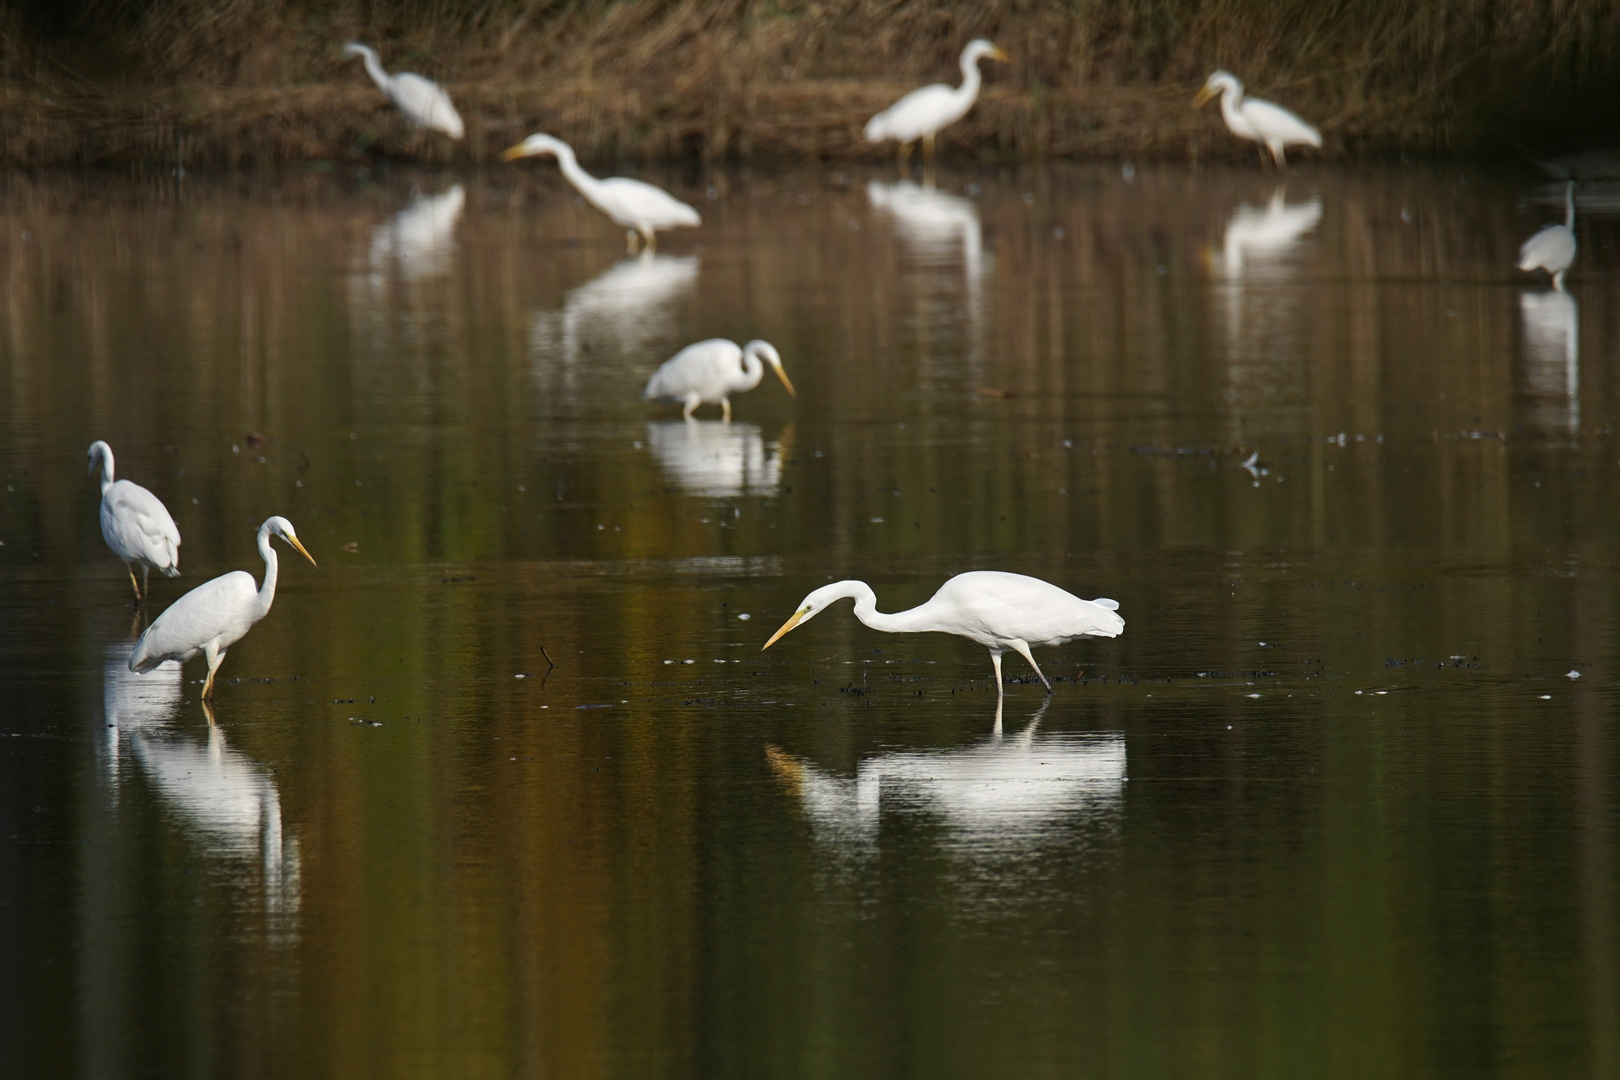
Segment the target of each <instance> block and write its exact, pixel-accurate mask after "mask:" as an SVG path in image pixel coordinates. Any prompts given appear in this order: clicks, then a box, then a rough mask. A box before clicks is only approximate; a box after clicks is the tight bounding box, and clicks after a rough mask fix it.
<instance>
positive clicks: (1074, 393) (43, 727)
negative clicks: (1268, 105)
mask: <svg viewBox="0 0 1620 1080" xmlns="http://www.w3.org/2000/svg"><path fill="white" fill-rule="evenodd" d="M653 178H654V179H657V180H659V181H660V182H662V183H665V184H668V185H669V186H671V187H672V188H673V189H674V190H676V191H677V193H679V194H680V195H681V196H682V197H684V198H687V199H688V200H690V201H692V202H694V203H695V204H697V205H699V207H700V208H701V209H702V210H703V212H704V214H705V217H706V223H705V225H704V227H703V228H702V229H701V230H695V231H692V232H689V233H687V234H684V235H683V234H679V233H677V234H671V235H669V236H668V237H666V240H665V242H664V245H663V247H662V248H661V249H660V251H659V252H658V253H657V255H656V256H652V257H647V258H640V259H626V258H625V256H624V244H623V238H622V235H621V234H620V233H619V232H618V231H617V230H616V229H614V228H613V227H612V226H611V225H609V224H607V223H606V222H605V221H604V220H602V219H601V218H599V217H598V216H596V215H595V213H594V212H593V211H591V210H590V209H589V208H588V207H585V206H584V205H582V204H581V203H580V202H579V201H578V200H577V199H576V198H575V197H574V196H573V194H572V192H571V191H569V190H568V189H566V188H564V187H562V186H561V184H560V183H559V182H558V181H557V179H556V175H555V172H554V170H548V169H546V168H535V169H521V168H513V169H509V170H507V171H504V172H491V173H488V174H452V173H438V172H419V173H393V174H386V175H380V176H377V175H373V176H369V177H367V176H362V175H360V174H359V173H356V172H353V171H350V172H336V173H331V174H324V175H306V174H299V173H287V174H281V175H255V176H244V177H236V178H230V179H207V178H204V179H202V180H196V179H190V180H186V181H184V182H181V183H176V182H174V181H172V180H166V181H161V182H160V181H151V182H142V183H136V182H124V181H119V180H116V179H112V178H108V177H105V176H86V175H76V174H61V175H56V176H47V177H41V178H37V179H34V180H21V179H12V180H9V181H7V182H6V184H5V185H4V186H3V189H0V196H3V197H0V275H3V280H0V288H3V293H4V302H5V311H4V316H3V318H0V376H3V386H0V472H3V473H4V487H5V490H4V492H3V493H0V542H3V544H4V546H3V547H0V610H4V612H5V615H4V618H3V619H0V701H3V702H4V704H3V706H0V951H3V952H4V955H5V957H6V959H5V963H4V974H3V975H0V1060H7V1061H10V1062H11V1065H10V1066H8V1067H7V1068H5V1070H4V1071H5V1072H6V1074H7V1075H19V1076H22V1075H26V1076H41V1077H43V1076H70V1075H79V1076H95V1077H120V1076H130V1077H134V1076H156V1075H177V1074H184V1075H208V1076H244V1077H255V1076H264V1077H272V1076H294V1075H296V1076H344V1077H348V1076H366V1075H371V1076H400V1077H404V1076H422V1077H428V1076H455V1077H477V1076H489V1077H507V1076H546V1075H561V1076H609V1075H613V1076H635V1077H642V1076H655V1075H656V1076H705V1077H709V1076H738V1077H745V1076H746V1077H753V1076H765V1075H778V1076H839V1077H845V1076H874V1077H875V1076H896V1075H912V1076H970V1075H974V1076H977V1075H1037V1074H1063V1075H1083V1076H1102V1075H1109V1076H1172V1075H1175V1076H1192V1075H1202V1076H1233V1077H1254V1076H1277V1077H1296V1076H1303V1075H1316V1076H1343V1077H1370V1076H1391V1077H1393V1076H1425V1077H1428V1076H1458V1077H1480V1076H1520V1075H1524V1076H1531V1075H1534V1076H1546V1075H1558V1076H1593V1077H1606V1076H1615V1075H1617V1074H1620V893H1617V888H1620V867H1617V843H1620V801H1617V797H1616V785H1617V774H1616V764H1617V756H1616V755H1617V747H1616V734H1617V725H1616V698H1615V689H1616V685H1617V682H1616V680H1617V675H1620V672H1617V665H1616V660H1615V646H1616V636H1617V630H1620V626H1617V617H1620V576H1617V562H1616V555H1615V552H1616V540H1617V539H1620V535H1617V534H1620V509H1617V507H1620V501H1617V496H1620V439H1617V438H1616V437H1615V435H1614V432H1613V427H1614V426H1615V424H1616V421H1617V417H1616V413H1617V408H1620V383H1617V380H1616V378H1615V376H1614V374H1613V372H1614V370H1615V363H1614V359H1615V357H1616V355H1617V348H1620V323H1617V321H1616V319H1615V318H1614V317H1612V314H1611V313H1612V312H1614V311H1616V310H1620V307H1617V306H1616V300H1617V299H1620V274H1617V269H1620V256H1617V255H1616V253H1615V251H1614V244H1615V243H1616V241H1617V240H1620V225H1617V224H1616V219H1615V210H1616V206H1617V205H1620V200H1617V199H1616V198H1615V196H1614V193H1612V192H1610V191H1607V190H1605V189H1603V188H1601V187H1589V188H1587V189H1583V191H1582V193H1581V195H1580V198H1581V201H1582V202H1581V205H1582V209H1581V216H1580V219H1579V222H1578V225H1577V229H1578V234H1579V237H1580V243H1581V254H1580V259H1579V261H1578V262H1577V264H1576V267H1575V270H1574V271H1573V272H1572V273H1571V275H1570V279H1569V291H1568V293H1567V294H1564V293H1554V292H1552V291H1550V290H1549V289H1548V287H1547V285H1546V283H1545V281H1540V280H1536V279H1533V278H1531V277H1530V276H1529V275H1521V274H1519V273H1517V272H1516V271H1514V269H1513V262H1514V258H1515V255H1516V252H1517V248H1518V244H1519V243H1520V242H1521V241H1522V240H1523V239H1524V238H1525V237H1527V236H1529V235H1530V234H1531V233H1532V232H1533V231H1534V230H1535V229H1536V228H1538V227H1539V226H1540V225H1542V224H1545V223H1547V222H1551V221H1554V220H1558V219H1559V218H1560V217H1561V208H1560V207H1559V206H1558V205H1557V203H1558V200H1559V197H1560V195H1561V192H1560V191H1558V190H1556V189H1553V188H1544V187H1542V186H1540V185H1539V184H1538V182H1536V181H1535V180H1533V179H1531V178H1527V177H1526V176H1524V175H1522V174H1519V173H1516V172H1501V171H1485V170H1478V169H1472V168H1467V167H1450V166H1446V167H1424V168H1416V167H1412V168H1397V167H1389V168H1373V169H1361V170H1354V171H1345V172H1338V171H1332V170H1325V169H1313V168H1304V169H1300V170H1297V171H1296V172H1294V173H1293V174H1291V175H1289V176H1288V177H1286V179H1277V178H1275V177H1271V176H1263V175H1261V174H1259V173H1256V172H1253V171H1246V170H1233V171H1219V170H1216V171H1208V170H1205V171H1188V170H1186V169H1153V168H1141V169H1138V170H1133V171H1122V170H1120V169H1118V168H1116V167H1096V168H1063V169H1053V170H1039V169H1035V170H1029V171H1022V172H1019V171H1009V172H996V171H983V172H976V171H961V170H956V171H946V172H943V173H941V174H940V175H939V176H938V177H937V178H936V179H935V183H934V184H933V185H932V186H926V185H923V184H920V183H916V182H898V180H897V177H896V176H895V175H894V174H893V173H892V172H884V171H881V170H871V171H865V172H861V171H852V172H839V171H837V170H836V169H829V170H826V171H821V170H807V171H802V172H788V173H768V172H760V173H751V174H716V175H714V176H705V177H692V176H686V175H680V174H669V175H663V174H661V175H658V176H655V177H653ZM709 336H724V337H731V338H735V339H737V340H739V341H742V340H746V339H748V338H752V337H763V338H766V339H769V340H770V341H772V342H774V343H775V344H776V346H777V347H778V348H779V350H780V351H781V354H782V356H783V358H784V360H785V362H786V366H787V370H788V373H789V374H790V375H791V377H792V379H793V381H794V384H795V386H796V387H797V389H798V391H799V396H798V398H797V399H791V398H789V397H788V395H787V393H786V392H785V390H783V388H782V387H781V386H780V385H779V384H777V383H776V382H775V381H774V380H771V379H769V378H767V381H766V382H765V383H763V384H762V385H761V386H760V387H759V388H758V389H756V390H754V391H752V392H750V393H747V394H744V395H741V396H740V397H739V398H737V399H736V401H735V419H734V422H733V423H732V424H731V425H730V426H729V427H727V426H724V425H721V424H720V423H718V421H717V419H716V416H715V411H714V410H703V411H702V412H700V414H699V415H700V418H701V419H700V422H698V423H696V424H693V425H687V424H683V423H682V422H681V421H680V419H679V411H678V409H676V408H673V407H665V406H649V405H644V404H643V403H642V402H641V401H640V399H639V393H640V388H641V386H642V384H643V382H644V381H645V379H646V377H647V375H648V374H649V373H650V372H651V371H652V369H653V368H654V367H656V366H657V364H658V363H660V362H661V361H662V360H663V359H665V358H666V357H668V356H669V355H670V354H672V353H673V352H674V351H675V350H676V349H677V348H679V347H680V346H681V345H683V344H685V343H687V342H690V341H694V340H698V339H700V338H703V337H709ZM250 433H252V434H251V435H250ZM98 438H103V439H106V440H108V441H109V442H110V443H111V444H112V447H113V449H114V450H115V452H116V453H117V461H118V468H119V475H120V476H122V477H125V478H128V479H131V480H135V481H136V482H138V483H141V484H144V485H146V486H148V487H150V488H151V489H152V490H153V491H155V492H156V493H157V494H158V495H159V496H160V497H162V498H163V499H164V500H165V501H166V503H167V504H168V506H169V508H170V509H171V510H172V511H173V513H174V516H175V518H176V520H177V522H178V524H179V526H180V529H181V531H182V534H183V535H184V538H185V543H184V546H183V548H182V555H181V568H182V570H183V576H182V577H181V578H179V579H178V580H173V581H170V580H161V581H157V582H155V583H154V585H153V589H152V593H153V597H152V601H151V603H150V605H149V607H148V612H147V614H148V615H151V614H155V613H156V612H158V611H161V610H162V608H163V607H164V606H166V605H167V604H169V603H171V602H172V601H173V600H174V599H176V598H177V597H178V596H179V595H181V593H182V591H183V590H184V589H185V588H188V587H191V586H194V585H196V584H198V583H200V582H201V581H204V580H206V579H207V578H208V577H210V576H212V575H215V574H218V573H223V572H225V571H226V570H229V569H236V568H244V569H251V570H252V571H253V572H254V573H255V574H257V573H259V572H260V571H261V569H262V564H260V563H259V561H258V559H257V556H256V554H255V552H254V548H253V529H254V528H255V527H256V526H257V524H258V523H259V522H260V521H262V520H263V519H264V518H265V517H266V516H268V515H270V514H273V513H279V514H284V515H286V516H287V517H288V518H290V519H291V520H292V521H293V522H294V523H295V524H296V526H297V527H298V530H299V534H300V536H301V537H302V539H303V540H304V542H305V544H306V545H307V546H308V547H309V549H310V551H311V552H312V553H313V554H314V555H315V557H316V558H317V559H318V560H319V561H320V566H319V568H318V569H317V568H312V567H310V566H309V565H307V564H305V563H302V562H301V561H296V556H295V557H293V558H292V559H283V561H282V572H281V586H280V591H279V592H278V594H277V598H276V602H275V607H274V610H273V611H272V612H271V613H270V615H269V616H268V617H267V618H266V619H265V620H264V621H263V622H262V623H260V624H259V625H258V626H257V627H256V628H255V629H254V630H253V631H252V633H251V634H249V635H248V637H247V638H246V639H244V640H243V641H242V642H241V643H240V644H239V645H237V646H236V647H235V648H233V649H232V650H231V652H230V655H229V658H228V659H227V660H226V662H225V665H224V667H223V668H222V669H221V673H220V678H221V682H220V686H219V689H218V700H217V708H216V716H217V719H218V725H217V727H212V728H211V727H210V726H209V723H208V718H207V716H206V715H205V714H204V712H203V710H202V707H201V705H200V703H199V701H198V694H199V692H200V689H201V687H200V680H201V677H202V674H203V670H202V667H201V665H200V664H194V665H191V666H188V667H187V668H186V669H185V671H184V672H183V673H181V672H178V671H175V670H173V669H163V670H160V671H158V672H156V673H153V674H151V675H147V676H135V675H132V674H130V673H129V672H128V671H127V670H126V669H125V668H124V665H123V660H124V657H125V656H126V655H127V652H128V648H129V643H130V636H131V633H132V629H133V627H132V621H133V620H134V619H136V618H137V617H138V613H137V612H136V611H135V610H134V609H133V608H132V607H131V605H130V598H129V596H128V595H127V594H128V591H129V590H128V583H127V579H126V578H125V576H124V571H123V568H122V566H121V565H120V564H119V563H118V562H117V560H116V559H115V558H114V557H113V556H112V555H111V554H110V553H109V552H108V551H107V550H106V548H105V546H104V545H103V542H102V540H101V537H100V534H99V531H98V527H97V520H96V501H97V491H96V488H95V485H94V484H93V483H92V482H90V481H88V480H87V479H86V478H85V476H84V461H85V457H84V455H85V448H86V447H87V446H88V444H89V443H90V442H91V441H92V440H93V439H98ZM1245 463H1247V465H1245ZM974 568H989V569H1003V570H1013V571H1019V572H1023V573H1029V574H1035V575H1037V576H1040V577H1043V578H1046V579H1049V580H1051V581H1054V582H1056V583H1058V584H1060V585H1062V586H1064V587H1065V588H1068V589H1070V590H1071V591H1074V592H1076V593H1079V594H1081V595H1084V596H1088V597H1089V596H1110V597H1113V598H1115V599H1117V600H1118V601H1119V603H1120V605H1121V614H1122V615H1123V616H1124V617H1125V620H1126V630H1125V634H1124V636H1122V637H1120V638H1119V639H1117V640H1113V641H1103V642H1082V643H1075V644H1071V645H1068V646H1064V647H1061V648H1055V649H1047V650H1044V651H1043V652H1040V653H1037V659H1039V660H1040V661H1041V663H1042V665H1043V667H1044V669H1045V671H1046V672H1047V674H1048V675H1050V676H1052V677H1053V678H1054V682H1055V683H1056V684H1057V685H1056V692H1055V693H1054V694H1053V695H1052V696H1051V697H1047V696H1046V695H1045V694H1044V693H1043V691H1042V689H1041V687H1040V686H1039V685H1037V684H1034V683H1032V682H1031V681H1030V680H1029V673H1028V671H1027V670H1026V669H1025V668H1024V667H1023V666H1022V662H1021V661H1019V660H1017V658H1010V659H1009V662H1008V665H1007V671H1008V674H1009V676H1011V677H1013V678H1014V680H1016V681H1011V682H1009V684H1008V685H1007V687H1006V695H1007V697H1006V709H1005V715H1004V717H1003V718H1002V725H1001V726H1000V728H999V729H998V728H997V726H996V709H995V691H994V687H993V686H992V684H991V682H990V678H989V676H990V665H989V662H988V659H987V657H986V655H985V653H984V651H983V650H982V649H980V648H978V647H977V646H973V645H971V644H969V643H966V642H962V641H959V640H957V639H954V638H949V637H946V636H943V635H920V636H890V635H885V634H880V633H877V632H875V631H872V630H868V629H866V628H865V627H863V626H861V625H860V624H858V623H857V622H856V621H855V620H854V618H853V617H852V616H851V615H850V614H849V613H848V611H847V609H845V610H838V611H832V612H828V613H826V614H823V615H822V616H820V617H819V618H818V619H816V620H815V621H814V622H812V623H810V624H807V625H805V626H804V627H802V628H800V629H798V630H796V631H794V632H793V633H792V634H790V635H789V636H787V637H786V638H784V639H783V640H782V641H781V642H779V643H778V644H777V645H775V646H774V647H773V648H772V649H771V650H770V651H769V652H766V653H763V654H762V653H761V652H760V646H761V644H762V643H763V642H764V640H765V639H766V638H767V637H768V636H769V635H770V633H771V631H772V630H774V629H775V628H776V626H777V625H779V624H780V623H781V621H782V620H783V619H785V618H786V617H787V616H788V615H789V614H790V613H791V612H792V611H793V610H794V607H795V605H796V602H797V601H798V600H799V599H800V597H802V596H803V595H804V594H805V593H806V592H808V591H809V590H810V589H812V588H814V587H816V586H818V585H820V584H824V583H826V582H827V581H828V580H829V579H832V578H841V577H858V578H863V579H865V580H867V581H869V582H871V583H872V584H873V586H874V587H875V588H876V590H877V592H878V596H879V602H880V605H881V606H882V607H883V608H884V609H886V610H894V609H898V608H900V607H904V606H909V605H912V604H915V603H919V602H921V601H922V600H924V599H926V598H927V597H928V596H929V595H930V594H931V592H932V591H933V589H934V588H935V587H937V585H938V584H939V583H940V582H941V581H943V580H944V579H945V578H946V577H948V576H949V575H951V574H953V573H957V572H960V571H963V570H968V569H974ZM548 658H549V661H554V662H555V666H554V667H552V666H551V664H550V662H549V661H548ZM1577 675H1578V677H1576V676H1577Z"/></svg>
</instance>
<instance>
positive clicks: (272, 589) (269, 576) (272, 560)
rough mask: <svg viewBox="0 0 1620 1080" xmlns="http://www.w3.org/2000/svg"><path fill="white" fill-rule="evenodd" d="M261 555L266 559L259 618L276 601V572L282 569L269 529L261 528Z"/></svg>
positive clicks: (262, 616) (260, 588) (260, 595)
mask: <svg viewBox="0 0 1620 1080" xmlns="http://www.w3.org/2000/svg"><path fill="white" fill-rule="evenodd" d="M259 557H260V558H262V559H263V560H264V584H262V585H260V586H259V618H261V619H262V618H264V617H265V615H266V614H267V613H268V612H269V611H270V605H271V604H273V603H275V601H276V573H277V571H279V570H280V569H281V560H280V559H279V558H277V556H276V549H275V548H273V547H271V546H270V530H269V529H260V530H259Z"/></svg>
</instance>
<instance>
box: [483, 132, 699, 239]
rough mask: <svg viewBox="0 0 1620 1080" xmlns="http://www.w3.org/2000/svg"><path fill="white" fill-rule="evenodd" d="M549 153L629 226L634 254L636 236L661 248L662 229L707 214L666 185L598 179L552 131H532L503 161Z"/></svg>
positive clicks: (588, 195)
mask: <svg viewBox="0 0 1620 1080" xmlns="http://www.w3.org/2000/svg"><path fill="white" fill-rule="evenodd" d="M543 154H549V155H551V156H552V157H554V158H556V159H557V167H558V168H560V169H561V170H562V174H563V175H564V176H565V177H567V178H568V182H569V183H570V184H573V185H574V188H575V189H576V190H577V191H578V192H579V193H580V194H581V195H583V196H585V201H586V202H588V203H590V204H591V205H592V206H594V207H596V208H597V209H598V210H600V211H602V213H604V214H606V215H607V216H608V217H609V218H611V219H612V220H613V222H614V224H616V225H618V226H619V227H620V228H623V229H625V230H626V232H625V238H624V239H625V246H626V247H627V248H628V249H629V251H630V254H632V255H634V254H635V252H636V236H637V234H640V236H641V238H642V239H643V240H645V241H646V242H647V247H648V248H649V249H650V250H654V251H656V250H657V249H658V230H659V229H673V228H676V227H678V226H682V225H701V224H703V218H702V217H700V216H699V215H698V212H697V211H696V210H694V209H692V208H691V207H690V206H688V205H686V204H685V203H683V202H681V200H679V199H677V198H676V197H675V196H673V195H671V194H670V193H669V192H667V191H665V190H664V189H663V188H657V187H653V186H652V185H651V184H644V183H642V182H641V181H640V180H631V179H630V178H628V177H624V176H614V177H610V178H609V179H607V180H598V179H597V178H596V177H594V176H592V175H591V174H590V173H588V172H586V171H585V170H584V169H582V168H580V167H579V159H578V158H576V157H575V156H574V148H573V147H571V146H569V145H568V144H567V143H565V142H563V141H562V140H561V139H559V138H556V137H555V136H552V135H530V136H529V137H528V138H527V139H524V140H523V141H522V142H520V143H518V144H517V145H516V146H514V147H512V148H510V149H509V150H506V151H505V152H504V153H502V154H501V160H502V161H516V160H517V159H518V158H526V157H537V156H540V155H543Z"/></svg>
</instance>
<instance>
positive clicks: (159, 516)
mask: <svg viewBox="0 0 1620 1080" xmlns="http://www.w3.org/2000/svg"><path fill="white" fill-rule="evenodd" d="M97 459H99V460H100V461H101V537H102V539H104V540H106V541H107V546H108V547H110V548H112V549H113V554H114V555H117V556H118V557H119V558H120V559H123V560H124V566H125V567H126V568H128V570H129V583H130V584H131V585H132V586H134V588H135V600H136V602H137V603H138V602H139V601H140V600H141V599H143V597H144V596H145V594H146V591H147V586H148V585H149V584H150V579H151V574H152V571H153V570H157V571H159V572H161V573H162V574H163V576H164V577H179V576H180V529H179V528H178V527H177V526H176V525H175V523H174V518H172V517H170V516H169V508H168V507H166V506H164V505H163V501H162V500H161V499H159V498H158V497H157V496H156V495H154V494H152V493H151V492H150V491H147V490H146V489H145V488H143V487H141V485H139V484H132V483H130V482H129V481H128V480H114V479H113V452H112V447H110V446H108V445H107V444H106V443H104V442H102V441H101V440H100V439H97V440H96V441H95V442H93V443H91V444H90V467H89V471H90V472H92V473H93V472H95V471H96V461H97ZM137 566H139V567H140V568H141V580H140V581H138V582H137V581H136V580H135V567H137Z"/></svg>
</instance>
